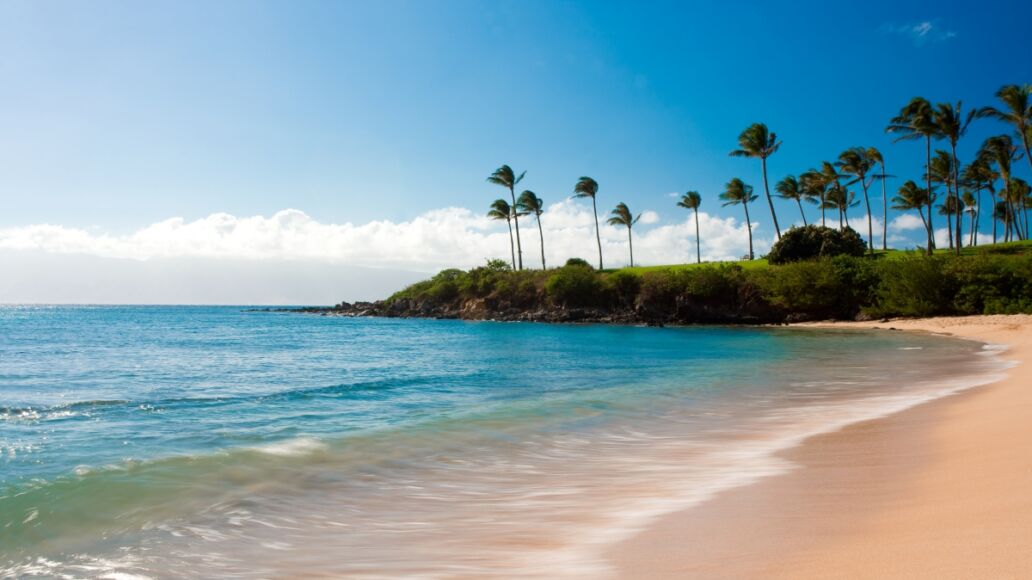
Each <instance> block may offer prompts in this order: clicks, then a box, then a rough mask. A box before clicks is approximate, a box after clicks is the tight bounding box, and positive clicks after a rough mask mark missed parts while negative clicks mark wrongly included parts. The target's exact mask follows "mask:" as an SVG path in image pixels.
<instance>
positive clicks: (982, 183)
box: [963, 157, 997, 246]
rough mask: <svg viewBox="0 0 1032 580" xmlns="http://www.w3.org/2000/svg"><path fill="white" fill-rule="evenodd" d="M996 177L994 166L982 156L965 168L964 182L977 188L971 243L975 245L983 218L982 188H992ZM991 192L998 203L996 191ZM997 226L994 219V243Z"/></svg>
mask: <svg viewBox="0 0 1032 580" xmlns="http://www.w3.org/2000/svg"><path fill="white" fill-rule="evenodd" d="M996 177H997V176H996V172H994V171H993V170H992V168H991V167H989V163H988V162H987V161H986V160H985V159H984V158H982V157H976V158H975V160H974V161H972V162H971V163H970V164H969V165H968V166H967V167H965V168H964V175H963V181H964V183H965V184H966V185H967V186H968V187H973V188H975V193H974V204H975V213H974V218H973V222H972V223H974V230H973V231H972V232H971V240H972V241H971V244H972V245H975V246H977V245H978V225H979V224H980V223H981V220H982V190H983V189H990V188H992V185H993V181H995V180H996ZM990 192H991V194H992V195H993V197H994V201H993V203H996V202H995V196H996V193H995V191H993V190H992V189H990ZM964 203H967V202H966V201H965V202H964ZM995 226H996V222H995V221H994V222H993V234H994V239H993V243H995V242H996V240H995V233H996V230H995Z"/></svg>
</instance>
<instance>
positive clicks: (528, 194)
mask: <svg viewBox="0 0 1032 580" xmlns="http://www.w3.org/2000/svg"><path fill="white" fill-rule="evenodd" d="M516 209H517V210H519V211H521V212H523V214H525V215H531V214H533V215H534V220H535V221H536V222H537V226H538V236H539V237H540V238H541V269H542V270H544V269H546V268H545V232H544V231H543V230H542V229H541V214H543V213H544V212H545V202H543V201H541V198H540V197H538V196H537V195H536V194H535V193H534V192H533V191H530V190H529V189H528V190H526V191H524V192H523V193H521V194H520V198H519V199H517V200H516Z"/></svg>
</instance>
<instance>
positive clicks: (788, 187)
mask: <svg viewBox="0 0 1032 580" xmlns="http://www.w3.org/2000/svg"><path fill="white" fill-rule="evenodd" d="M774 191H776V192H778V197H780V198H782V199H792V200H795V202H796V205H798V206H799V215H800V217H802V218H803V225H804V226H805V225H808V224H807V223H806V212H804V211H803V200H804V199H805V200H806V201H808V202H812V201H813V198H812V197H810V194H809V193H808V192H807V191H806V187H805V186H804V185H803V184H802V183H801V182H800V181H799V180H798V179H796V177H795V176H794V175H787V176H785V177H784V178H783V179H782V180H781V181H779V182H777V183H775V184H774Z"/></svg>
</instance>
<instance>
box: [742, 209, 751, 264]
mask: <svg viewBox="0 0 1032 580" xmlns="http://www.w3.org/2000/svg"><path fill="white" fill-rule="evenodd" d="M742 207H744V208H745V229H746V230H747V231H748V232H749V259H750V260H752V259H753V251H752V222H751V221H750V220H749V202H748V201H743V202H742Z"/></svg>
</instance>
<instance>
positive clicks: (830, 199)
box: [824, 183, 860, 231]
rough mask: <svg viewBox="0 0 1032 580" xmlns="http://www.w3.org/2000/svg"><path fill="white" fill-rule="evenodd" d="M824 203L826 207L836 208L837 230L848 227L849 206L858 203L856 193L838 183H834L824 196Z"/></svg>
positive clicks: (854, 205)
mask: <svg viewBox="0 0 1032 580" xmlns="http://www.w3.org/2000/svg"><path fill="white" fill-rule="evenodd" d="M824 203H825V205H827V206H828V209H834V210H838V214H839V230H840V231H844V230H845V229H846V228H848V227H849V208H851V207H856V206H858V205H860V200H858V199H857V198H856V193H854V192H852V191H849V190H847V189H846V188H845V186H843V185H842V184H840V183H836V184H835V185H832V186H831V189H829V190H828V194H827V195H825V196H824Z"/></svg>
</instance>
